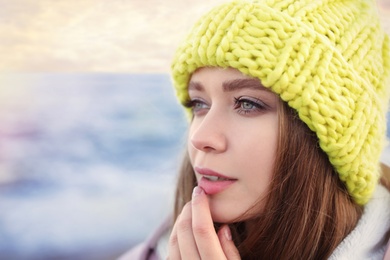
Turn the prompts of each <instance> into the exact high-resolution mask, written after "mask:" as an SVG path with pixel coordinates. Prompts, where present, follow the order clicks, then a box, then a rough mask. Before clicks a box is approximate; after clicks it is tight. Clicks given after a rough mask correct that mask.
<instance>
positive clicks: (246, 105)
mask: <svg viewBox="0 0 390 260" xmlns="http://www.w3.org/2000/svg"><path fill="white" fill-rule="evenodd" d="M241 107H242V108H243V109H253V108H254V107H255V106H254V105H253V104H251V103H250V102H242V103H241Z"/></svg>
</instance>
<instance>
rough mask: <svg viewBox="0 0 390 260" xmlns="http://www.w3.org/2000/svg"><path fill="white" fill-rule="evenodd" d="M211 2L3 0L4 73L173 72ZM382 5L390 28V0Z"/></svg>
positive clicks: (0, 65) (0, 66)
mask: <svg viewBox="0 0 390 260" xmlns="http://www.w3.org/2000/svg"><path fill="white" fill-rule="evenodd" d="M210 2H211V1H208V0H197V1H192V0H180V1H178V0H146V1H143V0H111V1H106V0H56V1H54V0H12V1H8V0H0V53H1V59H0V72H15V71H16V72H116V73H128V72H135V73H143V72H151V73H155V72H157V73H161V72H162V73H165V72H168V70H169V66H170V61H171V59H172V56H173V53H174V50H175V48H176V47H177V44H178V43H179V42H180V40H181V39H182V38H183V37H184V36H185V35H186V33H187V32H188V30H189V29H190V28H191V26H192V25H193V23H194V22H195V21H196V20H197V19H198V18H199V17H200V16H201V14H203V13H204V12H205V11H207V10H209V9H210V7H211V6H214V5H215V4H217V3H221V2H224V0H213V1H212V3H210ZM378 3H379V6H380V7H381V14H382V17H383V21H384V22H385V23H384V24H385V27H386V29H387V31H388V32H390V19H389V17H390V0H379V1H378ZM189 7H191V8H189Z"/></svg>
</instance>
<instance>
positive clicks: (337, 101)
mask: <svg viewBox="0 0 390 260" xmlns="http://www.w3.org/2000/svg"><path fill="white" fill-rule="evenodd" d="M205 66H218V67H223V68H226V67H232V68H236V69H238V70H240V71H241V72H242V73H244V74H246V75H249V76H252V77H255V78H258V79H259V80H260V81H261V82H262V84H263V85H264V86H266V87H268V88H270V89H271V90H272V91H273V92H274V93H276V94H278V95H279V96H280V97H281V99H282V100H284V101H285V102H287V103H288V104H289V106H290V107H292V108H294V109H295V110H296V111H297V112H298V114H299V117H300V119H301V120H302V121H304V122H305V123H306V124H307V126H308V127H309V128H310V129H311V130H312V131H314V132H315V133H316V134H317V137H318V139H319V143H320V147H321V148H322V149H323V150H324V151H325V152H326V153H327V155H328V157H329V160H330V162H331V163H332V165H333V166H334V168H335V169H336V171H337V172H338V174H339V176H340V179H341V180H342V181H343V182H344V183H345V184H346V186H347V189H348V191H349V193H350V194H351V196H352V198H353V199H354V200H355V201H356V202H357V203H358V204H365V203H366V202H367V201H368V200H369V198H370V197H371V194H372V193H373V191H374V189H375V186H376V184H377V182H378V179H379V177H380V168H379V159H380V154H381V151H382V148H383V146H384V138H385V129H386V120H385V115H386V111H387V104H388V96H389V88H388V87H387V78H388V75H389V70H390V58H389V39H388V36H387V35H386V34H385V33H384V32H383V31H382V29H381V27H380V24H379V19H378V14H377V12H376V9H375V6H374V4H373V2H371V1H369V0H350V1H348V0H345V1H336V0H335V1H325V0H324V1H321V0H318V1H313V0H301V1H293V0H290V1H288V0H286V1H277V0H267V1H243V0H241V1H234V2H230V3H226V4H223V5H221V6H218V7H216V8H214V9H213V10H212V11H210V12H209V13H208V14H206V15H205V16H204V17H202V18H201V19H200V21H199V22H198V23H197V24H196V25H195V27H194V28H193V30H192V31H191V33H190V34H189V36H188V38H187V39H186V40H185V41H184V43H183V44H182V45H181V46H180V47H179V48H178V50H177V52H176V56H175V58H174V61H173V64H172V77H173V83H174V86H175V89H176V93H177V97H178V99H179V101H180V102H181V103H185V102H186V101H187V100H188V98H189V97H188V91H187V84H188V81H189V79H190V76H191V74H192V73H193V72H194V71H195V70H196V69H198V68H200V67H205ZM187 112H188V113H191V112H190V111H187Z"/></svg>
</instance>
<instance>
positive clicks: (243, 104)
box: [234, 97, 267, 114]
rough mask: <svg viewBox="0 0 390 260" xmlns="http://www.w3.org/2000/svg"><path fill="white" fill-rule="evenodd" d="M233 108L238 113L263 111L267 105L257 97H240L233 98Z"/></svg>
mask: <svg viewBox="0 0 390 260" xmlns="http://www.w3.org/2000/svg"><path fill="white" fill-rule="evenodd" d="M234 108H235V109H236V110H237V112H238V113H240V114H249V113H256V112H263V111H264V110H266V109H267V105H266V104H265V103H264V102H263V101H261V100H259V99H257V98H250V97H240V98H235V99H234Z"/></svg>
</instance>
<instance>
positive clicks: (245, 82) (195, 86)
mask: <svg viewBox="0 0 390 260" xmlns="http://www.w3.org/2000/svg"><path fill="white" fill-rule="evenodd" d="M245 88H250V89H255V90H263V91H264V90H265V91H270V90H269V89H268V88H266V87H264V86H263V85H262V84H261V83H260V81H259V80H258V79H234V80H228V81H225V82H223V83H222V89H223V91H225V92H232V91H236V90H240V89H245ZM188 90H189V91H190V90H197V91H204V87H203V85H202V83H200V82H197V81H190V82H189V83H188Z"/></svg>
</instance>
